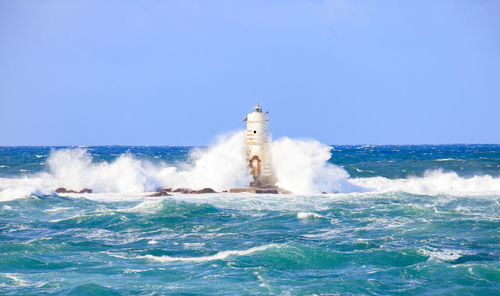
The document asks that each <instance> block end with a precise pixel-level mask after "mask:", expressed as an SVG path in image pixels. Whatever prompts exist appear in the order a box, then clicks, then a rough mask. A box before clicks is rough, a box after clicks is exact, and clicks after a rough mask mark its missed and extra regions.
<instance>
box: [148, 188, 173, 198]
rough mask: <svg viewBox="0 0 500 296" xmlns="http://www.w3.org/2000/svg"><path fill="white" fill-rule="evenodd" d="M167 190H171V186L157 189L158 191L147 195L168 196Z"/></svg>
mask: <svg viewBox="0 0 500 296" xmlns="http://www.w3.org/2000/svg"><path fill="white" fill-rule="evenodd" d="M169 192H172V188H164V189H158V191H156V192H155V193H153V194H150V195H148V196H168V195H170V194H168V193H169Z"/></svg>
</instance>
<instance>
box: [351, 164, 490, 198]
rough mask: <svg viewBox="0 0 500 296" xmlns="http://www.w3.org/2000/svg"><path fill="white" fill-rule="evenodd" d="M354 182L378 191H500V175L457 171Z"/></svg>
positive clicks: (436, 171)
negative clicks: (462, 175)
mask: <svg viewBox="0 0 500 296" xmlns="http://www.w3.org/2000/svg"><path fill="white" fill-rule="evenodd" d="M349 181H350V182H351V183H353V184H355V185H358V186H360V187H363V188H366V189H367V190H368V191H372V192H373V191H375V192H395V191H402V192H407V193H413V194H422V195H440V194H443V195H455V196H469V195H470V196H475V195H495V194H500V177H492V176H489V175H482V176H472V177H468V178H466V177H460V176H459V175H458V174H457V173H455V172H444V171H443V170H434V171H427V172H426V173H425V174H424V176H423V177H408V178H404V179H388V178H384V177H373V178H355V179H350V180H349Z"/></svg>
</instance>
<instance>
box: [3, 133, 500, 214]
mask: <svg viewBox="0 0 500 296" xmlns="http://www.w3.org/2000/svg"><path fill="white" fill-rule="evenodd" d="M89 150H90V149H88V148H75V149H58V150H53V151H52V152H51V153H50V155H49V157H48V159H47V168H48V171H46V172H42V173H38V174H31V175H26V176H23V177H17V178H0V202H1V201H9V200H13V199H17V198H23V197H29V196H33V195H34V196H41V195H49V194H52V193H53V190H54V189H56V188H58V187H65V188H67V189H71V190H76V191H79V190H82V189H84V188H90V189H92V190H93V193H92V194H65V195H68V196H71V197H75V198H76V197H81V196H84V197H85V198H89V199H95V200H101V201H110V202H111V201H124V200H138V199H144V195H145V194H146V192H154V191H156V190H157V189H158V188H168V187H172V188H180V187H184V188H190V189H202V188H205V187H210V188H213V189H215V190H216V191H222V190H227V189H229V188H233V187H242V186H247V185H248V184H249V182H250V181H251V176H250V173H249V169H248V163H247V161H246V152H245V133H244V131H238V132H235V133H231V134H227V135H222V136H220V137H218V138H217V140H216V143H215V144H214V145H212V146H210V147H208V148H203V149H194V150H193V151H192V152H191V154H190V155H189V159H188V161H187V162H185V163H180V164H169V163H165V162H160V161H158V160H157V161H155V162H154V163H153V162H150V161H146V160H140V159H137V158H136V157H134V156H133V155H131V154H128V153H126V154H122V155H119V156H118V158H116V159H115V160H114V161H110V162H106V161H101V162H96V161H94V160H93V159H92V157H91V154H90V153H89ZM330 150H331V148H330V147H329V146H328V145H324V144H322V143H320V142H318V141H315V140H295V139H290V138H286V137H285V138H281V139H278V140H276V141H273V142H272V143H271V158H272V165H273V169H274V171H275V174H276V177H277V178H278V183H277V185H278V186H280V187H281V188H283V189H287V190H289V191H291V192H293V193H294V194H298V195H314V194H319V193H321V192H328V193H355V192H361V193H362V192H374V193H378V192H398V191H400V192H408V193H414V194H422V195H458V196H464V195H472V196H482V195H495V194H497V195H498V194H500V177H492V176H489V175H483V176H473V177H468V178H465V177H460V176H458V175H457V174H456V173H454V172H443V171H431V172H427V173H425V175H424V176H423V177H408V178H404V179H388V178H384V177H371V178H349V175H348V174H347V172H346V171H345V170H344V169H342V168H340V167H338V166H336V165H333V164H331V163H329V162H328V160H329V159H330V157H331V153H330ZM442 160H443V161H444V160H446V161H448V160H450V159H442ZM388 162H391V161H388ZM205 195H206V196H209V199H210V200H213V199H216V198H217V197H220V196H222V194H216V195H210V194H204V195H203V196H205ZM238 196H239V197H242V196H247V195H245V194H238ZM322 197H323V198H330V197H327V196H325V195H322ZM196 198H200V199H202V198H204V197H201V196H197V197H196ZM225 198H226V196H225ZM260 198H262V199H265V197H264V196H263V195H260ZM287 198H290V196H287ZM252 203H254V201H252ZM130 210H137V211H148V204H144V205H142V206H138V208H136V209H130ZM149 210H153V209H152V208H151V207H149Z"/></svg>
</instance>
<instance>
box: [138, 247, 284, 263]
mask: <svg viewBox="0 0 500 296" xmlns="http://www.w3.org/2000/svg"><path fill="white" fill-rule="evenodd" d="M276 247H280V245H277V244H269V245H264V246H259V247H253V248H250V249H248V250H229V251H221V252H218V253H216V254H214V255H210V256H200V257H170V256H167V255H163V256H153V255H144V256H138V257H137V258H144V259H149V260H154V261H158V262H161V263H170V262H206V261H215V260H224V259H226V258H228V257H230V256H245V255H250V254H252V253H255V252H260V251H264V250H267V249H269V248H276Z"/></svg>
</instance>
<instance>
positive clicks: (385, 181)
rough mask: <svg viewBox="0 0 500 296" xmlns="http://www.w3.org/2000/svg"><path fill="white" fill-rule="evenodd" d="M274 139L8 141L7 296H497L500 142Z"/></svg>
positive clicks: (3, 151) (1, 185)
mask: <svg viewBox="0 0 500 296" xmlns="http://www.w3.org/2000/svg"><path fill="white" fill-rule="evenodd" d="M271 146H272V147H271V152H272V154H271V156H272V159H273V163H272V164H273V169H274V170H275V173H276V176H277V177H278V185H279V186H280V187H281V188H283V189H286V190H288V191H290V192H291V193H290V194H251V193H228V192H223V191H226V190H228V189H230V188H233V187H241V186H247V185H248V182H249V181H250V180H251V178H250V176H249V171H248V166H247V164H246V159H245V141H244V133H243V132H236V133H233V134H229V135H222V136H220V137H218V138H217V139H216V140H214V143H213V144H212V145H208V146H203V147H175V146H165V147H153V146H96V147H92V146H89V147H82V146H80V147H0V295H499V294H500V203H499V202H500V145H375V146H374V145H347V146H346V145H333V146H330V145H325V144H322V143H319V142H318V141H316V140H313V139H290V138H281V139H276V140H274V141H273V142H272V145H271ZM61 187H64V188H66V189H67V190H75V191H80V190H82V189H84V188H88V189H91V190H92V193H81V194H80V193H56V192H55V189H57V188H61ZM207 187H209V188H212V189H214V190H215V191H217V193H209V194H182V193H171V194H170V195H168V196H149V195H151V194H152V193H154V192H155V191H156V190H158V189H161V188H173V189H176V188H191V189H202V188H207Z"/></svg>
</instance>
